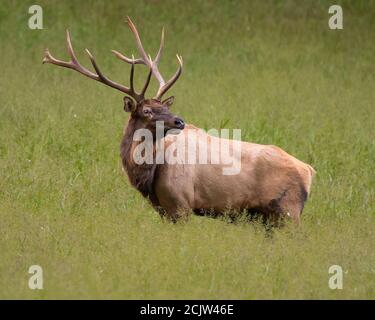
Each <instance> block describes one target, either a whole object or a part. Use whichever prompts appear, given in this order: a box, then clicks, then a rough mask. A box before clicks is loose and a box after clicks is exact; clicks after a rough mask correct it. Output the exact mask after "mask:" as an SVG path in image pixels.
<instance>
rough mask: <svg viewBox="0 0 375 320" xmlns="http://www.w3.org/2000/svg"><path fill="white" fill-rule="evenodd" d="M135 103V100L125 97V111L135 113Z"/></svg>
mask: <svg viewBox="0 0 375 320" xmlns="http://www.w3.org/2000/svg"><path fill="white" fill-rule="evenodd" d="M135 107H136V105H135V103H134V101H133V99H131V98H129V97H124V110H125V112H133V111H134V110H135Z"/></svg>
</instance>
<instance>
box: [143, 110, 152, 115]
mask: <svg viewBox="0 0 375 320" xmlns="http://www.w3.org/2000/svg"><path fill="white" fill-rule="evenodd" d="M143 113H144V114H146V115H149V114H151V110H150V109H143Z"/></svg>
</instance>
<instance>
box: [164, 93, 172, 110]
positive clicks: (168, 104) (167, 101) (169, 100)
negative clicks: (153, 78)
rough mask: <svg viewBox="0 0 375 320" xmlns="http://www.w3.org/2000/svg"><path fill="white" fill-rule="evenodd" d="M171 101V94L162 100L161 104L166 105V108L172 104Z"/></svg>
mask: <svg viewBox="0 0 375 320" xmlns="http://www.w3.org/2000/svg"><path fill="white" fill-rule="evenodd" d="M173 101H174V96H171V97H169V98H167V99H165V100H163V102H162V105H163V106H164V105H165V106H167V107H168V108H170V107H171V106H172V104H173Z"/></svg>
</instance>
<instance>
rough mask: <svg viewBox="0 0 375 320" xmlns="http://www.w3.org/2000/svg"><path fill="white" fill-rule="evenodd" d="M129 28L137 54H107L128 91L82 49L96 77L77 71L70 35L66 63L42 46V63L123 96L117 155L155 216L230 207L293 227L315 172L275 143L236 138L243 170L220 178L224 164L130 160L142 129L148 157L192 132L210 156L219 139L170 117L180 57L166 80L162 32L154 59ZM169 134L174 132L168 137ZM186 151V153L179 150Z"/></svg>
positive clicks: (171, 217)
mask: <svg viewBox="0 0 375 320" xmlns="http://www.w3.org/2000/svg"><path fill="white" fill-rule="evenodd" d="M127 24H128V26H129V28H130V30H131V32H132V33H133V35H134V38H135V41H136V46H137V49H138V51H139V54H140V57H138V58H134V56H132V58H130V57H127V56H125V55H123V54H122V53H120V52H118V51H115V50H112V52H113V53H114V55H115V56H116V57H117V58H119V59H120V60H122V61H124V62H126V63H128V64H130V67H131V69H130V86H129V87H126V86H124V85H122V84H119V83H117V82H114V81H112V80H110V79H109V78H107V77H106V76H105V75H104V74H103V73H102V72H101V70H100V69H99V67H98V65H97V63H96V61H95V59H94V57H93V55H92V54H91V53H90V51H89V50H87V49H86V53H87V54H88V56H89V58H90V60H91V64H92V66H93V68H94V70H95V73H94V72H92V71H90V70H89V69H87V68H85V67H83V66H82V65H81V64H80V63H79V62H78V60H77V57H76V55H75V53H74V50H73V47H72V42H71V38H70V35H69V31H68V30H67V33H66V41H67V49H68V54H69V56H70V61H68V62H66V61H62V60H58V59H56V58H54V57H53V56H52V55H51V53H50V52H49V50H48V49H46V51H45V56H44V59H43V63H51V64H55V65H57V66H61V67H65V68H70V69H73V70H75V71H77V72H79V73H81V74H83V75H85V76H86V77H88V78H91V79H93V80H96V81H98V82H101V83H103V84H106V85H107V86H110V87H112V88H114V89H117V90H119V91H121V92H122V93H125V97H124V110H125V111H126V112H128V113H130V117H129V119H128V121H127V123H126V125H125V128H124V132H123V138H122V141H121V147H120V150H121V152H120V153H121V159H122V164H123V168H124V170H125V171H126V173H127V175H128V178H129V180H130V183H131V184H132V185H133V186H134V187H135V188H136V189H137V190H138V191H139V192H140V193H141V194H142V195H143V196H144V197H145V198H147V199H148V200H149V201H150V203H151V205H152V206H153V207H154V208H155V210H156V211H157V212H158V213H159V214H160V216H161V217H163V218H167V219H169V220H171V221H173V222H176V221H178V220H181V219H182V220H184V219H186V218H187V217H188V216H189V215H190V214H191V213H195V214H197V215H205V214H210V215H214V216H217V215H222V214H225V213H226V212H228V210H229V212H231V213H233V214H234V215H236V214H239V212H243V211H246V212H248V213H249V215H251V214H253V213H257V214H260V216H261V217H263V218H265V219H267V220H271V221H272V220H279V219H281V220H284V218H291V219H292V220H293V221H294V222H295V223H296V224H299V223H300V216H301V213H302V210H303V207H304V203H305V201H306V200H307V197H308V195H309V193H310V186H311V183H312V179H313V176H314V175H315V170H314V169H313V168H312V167H311V166H310V165H308V164H305V163H304V162H302V161H300V160H298V159H296V158H295V157H293V156H291V155H289V154H288V153H286V152H285V151H283V150H282V149H280V148H278V147H276V146H273V145H260V144H256V143H250V142H243V141H239V142H238V143H239V144H240V147H241V152H240V154H239V155H237V156H236V159H235V161H239V162H240V163H241V170H240V171H239V173H238V174H235V175H223V174H222V169H223V168H224V167H225V165H224V163H221V162H219V163H214V164H213V163H205V164H199V163H198V164H197V163H195V164H186V163H179V162H177V163H165V162H164V163H157V162H156V161H152V162H151V163H142V164H138V163H136V161H135V160H134V153H135V151H136V149H137V147H138V146H139V145H140V143H142V142H141V141H139V140H136V139H134V136H135V134H136V132H137V131H138V130H140V129H145V130H149V131H150V132H151V133H152V137H153V139H152V141H151V144H152V148H153V160H155V149H156V146H157V145H158V144H159V145H161V146H164V147H165V148H164V150H166V148H167V147H168V146H170V145H171V144H172V143H173V142H174V141H176V139H177V138H179V139H180V138H181V137H182V141H187V140H189V139H190V138H189V137H190V134H191V133H195V137H196V139H197V140H198V142H197V143H199V142H200V141H201V140H205V141H206V144H205V147H202V150H200V151H203V152H206V150H205V149H203V148H207V152H208V149H209V148H210V147H211V146H212V145H214V144H215V143H217V142H223V141H224V140H223V138H219V137H215V136H212V135H209V134H207V133H205V132H203V131H202V130H201V129H199V128H197V127H195V126H193V125H190V124H185V122H184V120H183V119H182V118H181V117H178V116H176V115H174V114H172V113H171V112H170V107H171V106H172V104H173V102H174V97H173V96H171V97H169V98H166V99H164V100H163V99H162V97H163V95H165V93H166V92H167V91H168V90H169V89H170V88H171V87H172V86H173V85H174V83H175V82H176V81H177V80H178V78H179V77H180V75H181V72H182V67H183V61H182V57H180V56H179V55H177V60H178V64H179V65H178V69H177V71H176V73H175V74H174V75H173V76H172V77H171V78H170V79H169V80H168V81H165V80H164V78H163V76H162V75H161V73H160V71H159V69H158V64H159V61H160V57H161V54H162V52H163V47H164V28H163V30H162V34H161V41H160V47H159V50H158V52H157V54H156V56H155V59H152V58H151V56H150V55H148V54H146V51H145V50H144V48H143V45H142V42H141V39H140V36H139V33H138V31H137V29H136V27H135V25H134V24H133V22H132V21H131V19H130V18H129V17H128V18H127ZM138 64H139V65H145V66H146V67H147V68H148V75H147V78H146V81H145V84H144V86H143V88H142V90H141V91H140V92H137V91H136V90H135V89H134V80H133V79H134V67H135V65H138ZM152 76H154V77H155V78H156V80H157V81H158V82H159V89H158V90H157V93H156V95H155V96H154V97H152V98H146V96H145V94H146V90H147V88H148V85H149V83H150V80H151V77H152ZM158 122H162V123H163V124H164V126H165V128H166V129H165V130H164V131H163V133H164V134H163V135H162V136H161V137H159V138H157V137H156V136H157V134H156V126H157V125H156V124H157V123H158ZM170 129H174V130H177V132H176V131H175V132H174V133H173V134H169V131H170ZM180 141H181V139H180ZM226 142H227V143H229V145H230V147H231V148H233V146H234V140H226ZM202 145H203V146H204V144H202ZM187 152H188V150H186V151H185V153H187Z"/></svg>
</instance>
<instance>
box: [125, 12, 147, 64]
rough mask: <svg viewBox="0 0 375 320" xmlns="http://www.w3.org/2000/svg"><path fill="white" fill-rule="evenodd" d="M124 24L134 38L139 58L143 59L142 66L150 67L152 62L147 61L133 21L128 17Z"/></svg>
mask: <svg viewBox="0 0 375 320" xmlns="http://www.w3.org/2000/svg"><path fill="white" fill-rule="evenodd" d="M126 22H127V24H128V26H129V28H130V30H131V31H132V32H133V34H134V37H135V42H136V44H137V48H138V51H139V53H140V54H141V58H142V59H143V62H144V64H146V65H148V66H149V67H151V66H152V60H149V57H148V56H147V54H146V51H145V49H144V48H143V45H142V41H141V38H140V37H139V34H138V30H137V28H136V27H135V25H134V23H133V21H132V20H131V19H130V17H126Z"/></svg>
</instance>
